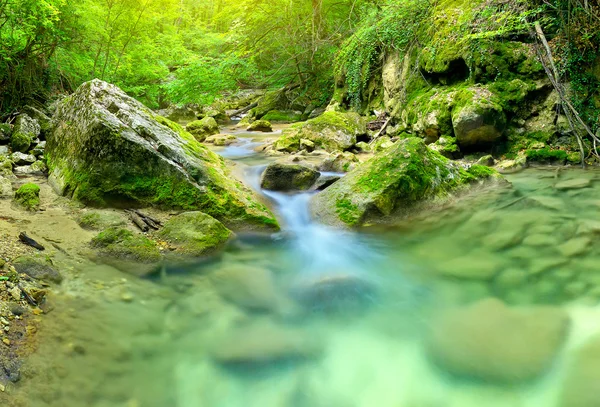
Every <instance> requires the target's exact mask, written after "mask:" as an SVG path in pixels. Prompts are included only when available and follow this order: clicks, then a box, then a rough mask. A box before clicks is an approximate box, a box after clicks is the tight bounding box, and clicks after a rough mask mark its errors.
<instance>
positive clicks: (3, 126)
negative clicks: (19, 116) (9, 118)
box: [0, 123, 12, 143]
mask: <svg viewBox="0 0 600 407" xmlns="http://www.w3.org/2000/svg"><path fill="white" fill-rule="evenodd" d="M11 134H12V126H11V125H10V124H7V123H0V143H7V142H8V141H10V136H11Z"/></svg>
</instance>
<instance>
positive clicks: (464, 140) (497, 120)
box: [452, 88, 506, 148]
mask: <svg viewBox="0 0 600 407" xmlns="http://www.w3.org/2000/svg"><path fill="white" fill-rule="evenodd" d="M469 93H470V94H471V95H469ZM462 96H463V97H466V99H463V100H461V101H458V102H457V106H455V107H454V108H453V110H452V126H453V127H454V134H455V136H456V140H457V142H458V145H459V146H460V147H461V148H482V147H485V146H489V145H492V144H493V143H495V142H497V141H498V140H500V139H501V138H502V135H503V134H504V130H505V129H506V115H505V114H504V111H503V110H502V106H501V105H500V104H499V103H498V102H497V101H495V100H494V95H493V94H492V93H491V92H490V91H488V90H487V89H483V88H471V89H469V90H468V91H466V92H465V93H464V94H463V95H462ZM469 96H470V97H469Z"/></svg>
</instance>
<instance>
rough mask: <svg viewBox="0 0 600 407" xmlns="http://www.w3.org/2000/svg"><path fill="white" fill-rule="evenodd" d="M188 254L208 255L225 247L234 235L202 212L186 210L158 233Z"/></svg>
mask: <svg viewBox="0 0 600 407" xmlns="http://www.w3.org/2000/svg"><path fill="white" fill-rule="evenodd" d="M158 236H159V237H160V238H161V239H164V240H165V241H167V242H168V243H170V244H171V245H172V246H174V247H175V249H176V253H179V254H183V255H186V256H194V257H200V256H207V255H210V254H214V253H216V252H218V251H219V250H221V249H223V248H224V247H225V245H226V244H227V242H228V241H229V240H230V239H231V238H232V237H233V236H234V234H233V232H231V231H230V230H229V229H227V228H226V227H225V226H223V224H222V223H221V222H219V221H218V220H216V219H215V218H213V217H212V216H209V215H207V214H205V213H202V212H186V213H182V214H181V215H178V216H175V217H174V218H172V219H170V220H169V221H168V222H167V223H165V225H164V227H163V228H162V229H161V230H160V232H159V233H158Z"/></svg>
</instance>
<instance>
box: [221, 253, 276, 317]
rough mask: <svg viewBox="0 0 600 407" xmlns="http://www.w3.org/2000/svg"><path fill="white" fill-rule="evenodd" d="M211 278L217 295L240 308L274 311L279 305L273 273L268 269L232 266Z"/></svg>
mask: <svg viewBox="0 0 600 407" xmlns="http://www.w3.org/2000/svg"><path fill="white" fill-rule="evenodd" d="M211 277H212V282H213V284H214V285H215V287H216V288H217V291H218V292H219V294H221V296H222V297H223V298H225V299H226V300H228V301H230V302H232V303H234V304H236V305H238V306H240V307H243V308H248V309H251V310H258V311H275V310H276V309H277V308H278V306H279V304H280V302H279V295H278V291H277V288H276V287H275V281H274V279H273V273H272V272H271V271H270V270H269V269H266V268H259V267H251V266H244V265H242V264H233V265H230V266H228V267H226V268H223V269H222V270H219V271H218V272H217V273H215V274H213V275H212V276H211Z"/></svg>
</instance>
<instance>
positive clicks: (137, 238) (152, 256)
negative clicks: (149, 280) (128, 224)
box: [91, 227, 162, 276]
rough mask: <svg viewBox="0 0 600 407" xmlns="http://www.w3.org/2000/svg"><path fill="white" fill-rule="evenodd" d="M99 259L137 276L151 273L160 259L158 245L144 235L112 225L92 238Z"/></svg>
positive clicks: (92, 244)
mask: <svg viewBox="0 0 600 407" xmlns="http://www.w3.org/2000/svg"><path fill="white" fill-rule="evenodd" d="M91 246H92V248H94V249H96V250H97V254H98V257H99V259H100V260H102V261H104V262H106V263H107V264H110V265H113V266H115V267H117V268H119V269H121V270H123V271H125V272H128V273H132V274H135V275H138V276H144V275H147V274H150V273H152V272H153V271H154V270H155V269H156V266H157V265H158V263H160V261H161V260H162V254H161V252H160V250H159V248H158V245H157V244H156V242H154V241H153V240H150V239H149V238H147V237H146V236H144V235H142V234H138V233H133V232H132V231H130V230H128V229H125V228H120V227H112V228H109V229H106V230H104V231H103V232H100V233H99V234H98V235H97V236H96V237H94V238H93V239H92V242H91Z"/></svg>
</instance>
